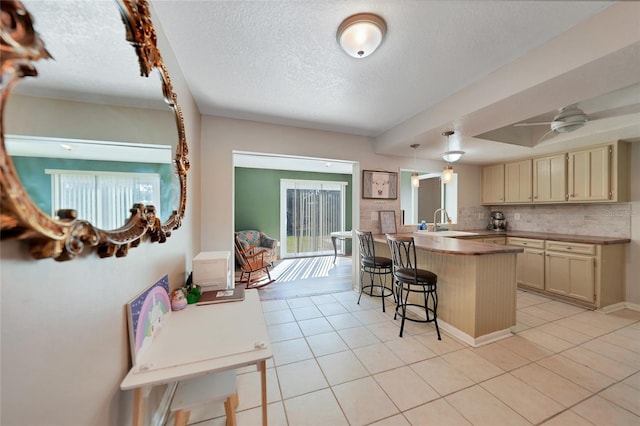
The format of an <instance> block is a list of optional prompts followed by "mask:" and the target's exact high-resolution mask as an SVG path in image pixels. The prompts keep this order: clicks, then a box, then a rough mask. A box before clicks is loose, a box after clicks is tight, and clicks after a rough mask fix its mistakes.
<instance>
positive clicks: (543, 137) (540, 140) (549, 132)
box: [536, 130, 556, 145]
mask: <svg viewBox="0 0 640 426" xmlns="http://www.w3.org/2000/svg"><path fill="white" fill-rule="evenodd" d="M552 133H556V132H555V131H553V130H549V131H548V132H547V133H545V134H544V135H542V137H541V138H540V139H538V142H536V145H539V144H540V143H542V142H543V141H545V140H546V139H549V137H548V136H549V135H550V134H552Z"/></svg>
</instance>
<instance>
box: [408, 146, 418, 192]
mask: <svg viewBox="0 0 640 426" xmlns="http://www.w3.org/2000/svg"><path fill="white" fill-rule="evenodd" d="M409 146H410V147H411V148H413V168H414V169H415V170H417V167H416V162H417V158H416V151H417V150H418V147H419V146H420V144H419V143H414V144H411V145H409ZM411 186H412V187H413V188H419V187H420V176H419V175H418V173H417V172H413V173H411Z"/></svg>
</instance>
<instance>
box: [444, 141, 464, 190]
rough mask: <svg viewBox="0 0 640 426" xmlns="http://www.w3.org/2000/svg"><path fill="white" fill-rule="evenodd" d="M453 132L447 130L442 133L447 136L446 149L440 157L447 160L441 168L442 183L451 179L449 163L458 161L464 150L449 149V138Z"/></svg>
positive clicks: (451, 167)
mask: <svg viewBox="0 0 640 426" xmlns="http://www.w3.org/2000/svg"><path fill="white" fill-rule="evenodd" d="M453 133H454V132H453V131H452V130H447V131H446V132H443V133H442V136H445V137H446V138H447V151H446V152H444V153H443V154H442V159H443V160H444V161H446V162H447V165H446V166H445V167H444V169H443V170H442V182H444V183H449V182H451V181H453V166H452V165H451V163H454V162H456V161H458V160H459V159H460V158H461V157H462V154H464V151H450V150H449V138H450V137H451V135H453Z"/></svg>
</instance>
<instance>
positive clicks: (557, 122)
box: [514, 104, 589, 143]
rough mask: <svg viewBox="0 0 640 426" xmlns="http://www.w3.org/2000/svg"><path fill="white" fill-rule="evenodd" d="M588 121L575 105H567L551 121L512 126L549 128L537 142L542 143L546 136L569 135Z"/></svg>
mask: <svg viewBox="0 0 640 426" xmlns="http://www.w3.org/2000/svg"><path fill="white" fill-rule="evenodd" d="M588 121H589V117H587V114H585V113H584V111H582V110H581V109H580V108H578V105H577V104H573V105H569V106H566V107H564V108H560V110H559V111H558V114H556V115H555V116H554V117H553V119H552V120H551V121H537V122H529V123H516V124H514V126H516V127H520V126H541V125H546V126H550V130H549V131H548V132H547V133H545V134H544V135H543V136H542V137H541V138H540V140H539V141H538V143H539V142H542V141H543V140H544V139H545V138H546V137H547V136H548V135H550V134H552V133H570V132H573V131H575V130H578V129H579V128H581V127H582V126H584V125H585V124H587V122H588Z"/></svg>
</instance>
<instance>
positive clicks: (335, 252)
mask: <svg viewBox="0 0 640 426" xmlns="http://www.w3.org/2000/svg"><path fill="white" fill-rule="evenodd" d="M336 240H337V238H336V237H334V236H332V237H331V244H333V263H336V258H337V257H338V248H337V247H336Z"/></svg>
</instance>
